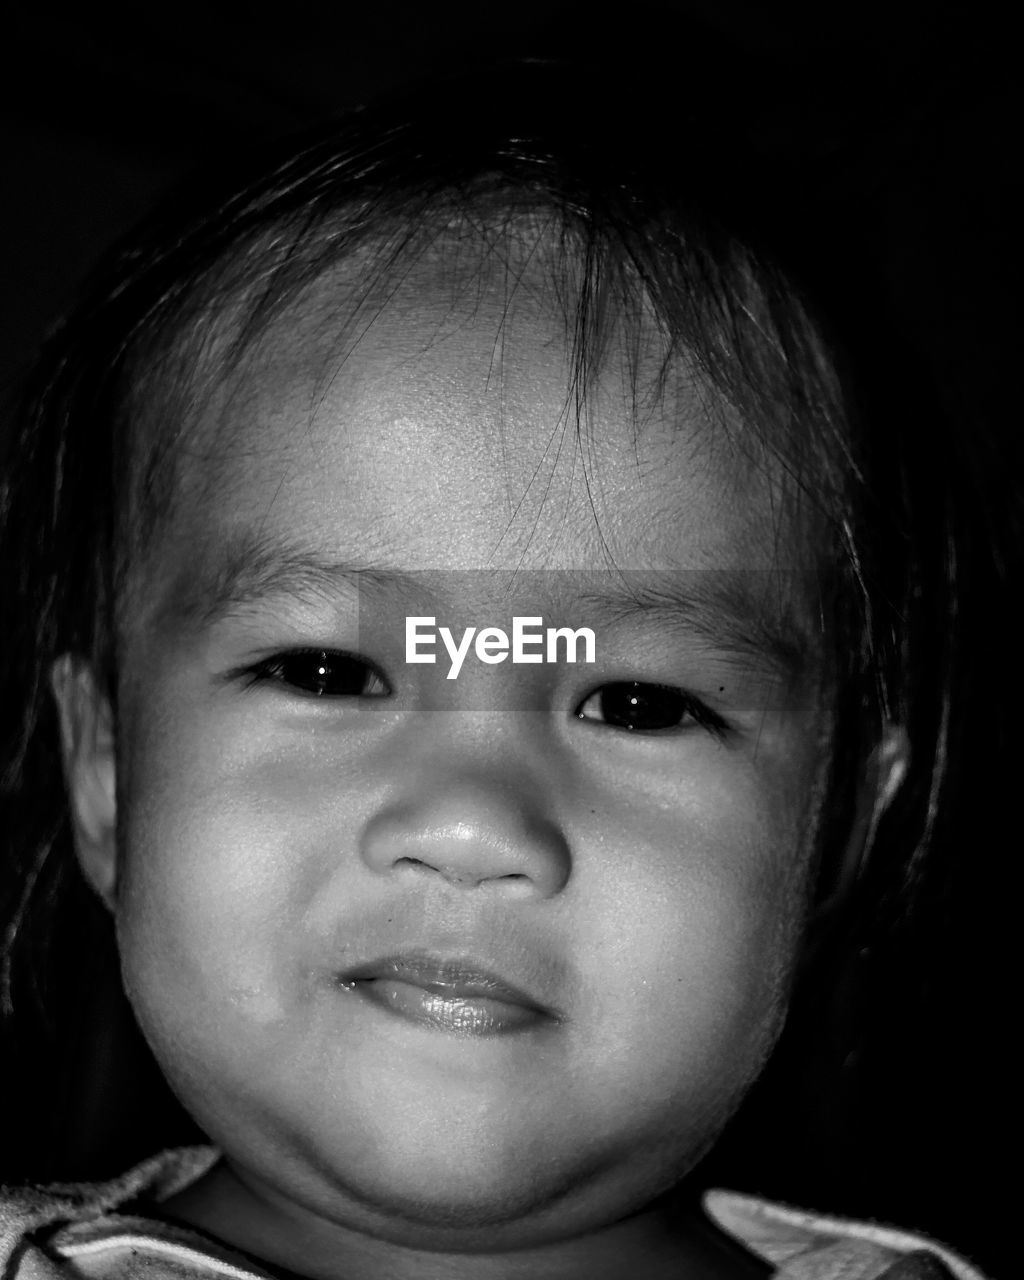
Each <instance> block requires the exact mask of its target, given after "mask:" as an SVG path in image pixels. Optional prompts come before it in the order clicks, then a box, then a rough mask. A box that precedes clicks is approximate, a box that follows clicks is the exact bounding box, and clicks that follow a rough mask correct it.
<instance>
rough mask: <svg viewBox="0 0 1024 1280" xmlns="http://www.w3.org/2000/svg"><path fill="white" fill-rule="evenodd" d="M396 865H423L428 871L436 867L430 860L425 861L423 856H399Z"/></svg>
mask: <svg viewBox="0 0 1024 1280" xmlns="http://www.w3.org/2000/svg"><path fill="white" fill-rule="evenodd" d="M395 866H396V867H401V866H410V867H423V868H424V870H426V871H432V870H433V869H434V868H433V867H431V865H430V863H429V862H424V861H423V859H422V858H399V859H398V860H397V861H396V863H395Z"/></svg>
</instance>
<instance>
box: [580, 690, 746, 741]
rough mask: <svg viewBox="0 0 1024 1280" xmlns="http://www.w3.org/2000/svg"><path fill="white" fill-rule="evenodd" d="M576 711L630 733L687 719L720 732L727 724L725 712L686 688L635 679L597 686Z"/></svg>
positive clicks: (676, 724) (654, 729)
mask: <svg viewBox="0 0 1024 1280" xmlns="http://www.w3.org/2000/svg"><path fill="white" fill-rule="evenodd" d="M576 715H577V716H578V717H579V719H580V720H598V721H601V722H602V723H604V724H607V725H610V726H611V727H612V728H614V729H625V730H626V731H627V732H629V733H659V732H661V733H663V732H665V731H666V730H670V729H678V728H680V727H681V726H682V725H683V723H684V722H685V721H686V720H687V719H689V720H691V721H693V723H694V724H696V725H699V726H700V727H702V728H705V729H709V730H711V731H712V732H713V733H716V734H719V735H721V734H723V733H724V732H725V730H726V728H727V725H726V722H725V721H724V720H723V719H722V718H721V716H718V715H715V713H714V712H713V711H710V710H708V708H707V707H705V706H704V704H703V703H702V702H699V701H698V700H697V699H696V698H693V697H691V696H690V695H689V694H687V693H684V692H683V690H682V689H677V688H675V687H674V686H673V685H667V684H644V683H642V682H640V681H635V680H634V681H623V682H622V683H619V684H605V685H602V686H601V688H600V689H595V690H594V692H593V693H592V694H590V696H589V697H588V698H586V699H585V700H584V701H583V702H582V703H581V704H580V708H579V710H578V711H577V712H576Z"/></svg>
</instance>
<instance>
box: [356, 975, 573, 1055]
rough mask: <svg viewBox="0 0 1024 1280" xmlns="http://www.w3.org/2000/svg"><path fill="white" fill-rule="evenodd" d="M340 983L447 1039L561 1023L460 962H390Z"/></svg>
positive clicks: (510, 988)
mask: <svg viewBox="0 0 1024 1280" xmlns="http://www.w3.org/2000/svg"><path fill="white" fill-rule="evenodd" d="M338 982H339V985H340V986H341V987H342V989H343V990H345V991H350V992H352V994H354V995H355V996H357V997H358V998H360V999H362V1000H366V1001H368V1002H370V1003H372V1004H375V1005H377V1006H378V1007H380V1008H382V1009H384V1010H386V1011H387V1012H388V1013H390V1014H393V1015H394V1016H395V1017H398V1018H403V1019H405V1020H407V1021H409V1022H414V1023H419V1024H420V1025H421V1026H427V1027H432V1028H434V1029H435V1030H437V1031H443V1032H446V1033H448V1034H449V1035H455V1036H470V1037H471V1036H498V1035H509V1034H513V1033H516V1032H523V1031H531V1030H537V1029H540V1028H542V1027H544V1026H545V1025H546V1026H552V1025H554V1024H555V1023H557V1022H559V1021H561V1019H560V1017H559V1015H558V1014H557V1013H556V1011H555V1010H553V1009H550V1008H548V1007H547V1006H545V1005H543V1004H541V1003H540V1002H539V1001H537V1000H535V999H534V998H533V997H532V996H531V995H529V994H528V993H527V992H525V991H522V990H520V989H519V988H518V987H515V986H513V985H512V984H511V983H508V982H506V981H505V980H504V979H502V978H500V977H498V975H497V974H494V973H491V972H490V971H489V970H487V969H485V968H484V967H483V966H482V965H479V964H477V963H476V962H475V961H473V960H466V959H462V958H458V959H440V958H437V957H434V956H427V955H420V954H415V955H394V956H386V957H383V958H382V959H380V960H374V961H371V962H370V963H369V964H366V965H362V966H360V967H359V968H356V969H352V970H349V971H348V972H346V973H344V974H341V975H340V976H339V979H338Z"/></svg>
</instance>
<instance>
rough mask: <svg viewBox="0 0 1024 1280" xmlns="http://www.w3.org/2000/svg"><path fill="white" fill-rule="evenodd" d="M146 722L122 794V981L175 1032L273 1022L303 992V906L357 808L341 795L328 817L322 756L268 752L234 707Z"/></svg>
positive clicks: (143, 1009) (143, 1013) (142, 1009)
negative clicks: (245, 730) (213, 714)
mask: <svg viewBox="0 0 1024 1280" xmlns="http://www.w3.org/2000/svg"><path fill="white" fill-rule="evenodd" d="M148 725H149V727H147V728H145V729H143V730H142V731H140V732H139V733H137V734H136V735H135V736H134V738H133V740H131V742H130V747H129V750H130V752H131V760H132V764H131V769H130V771H129V774H128V777H127V781H126V785H125V786H124V787H123V789H122V794H121V796H120V797H119V811H120V814H121V831H120V839H121V849H122V866H121V872H120V877H119V893H118V903H117V927H118V937H119V945H120V949H121V957H122V968H123V971H124V979H125V985H126V988H127V989H128V992H129V995H130V997H131V998H132V1000H133V1003H134V1004H135V1005H136V1008H137V1012H138V1013H139V1016H140V1021H142V1022H143V1025H144V1026H145V1025H146V1024H147V1022H148V1023H150V1024H159V1025H161V1026H173V1027H174V1028H175V1031H174V1034H175V1037H176V1038H177V1037H180V1038H183V1039H185V1040H188V1039H189V1038H191V1037H192V1036H193V1035H194V1036H195V1037H196V1039H197V1040H200V1039H202V1038H203V1036H204V1034H205V1032H206V1031H207V1030H212V1031H213V1032H215V1033H217V1034H216V1036H215V1038H223V1039H224V1040H228V1037H226V1036H223V1028H224V1026H226V1025H230V1026H232V1028H233V1031H234V1033H236V1034H238V1035H243V1034H244V1033H245V1029H246V1027H247V1026H249V1027H251V1029H252V1031H253V1032H256V1031H258V1030H259V1029H260V1028H264V1029H267V1028H270V1029H272V1027H273V1024H275V1023H279V1022H281V1021H282V1020H283V1019H284V1018H285V1017H286V1014H287V1011H288V1008H289V1007H290V1006H292V1005H294V1004H295V1002H296V1001H298V1002H301V1001H302V999H303V984H304V981H305V969H306V967H307V966H306V965H305V964H304V952H303V950H302V946H301V942H302V938H303V932H302V928H303V919H304V915H305V913H306V910H307V907H308V903H309V902H310V900H311V899H312V898H313V897H314V896H315V893H316V888H317V885H318V883H319V882H320V880H321V879H322V877H323V876H324V875H326V874H329V869H330V863H331V862H332V861H333V860H340V859H341V858H342V857H343V856H345V852H346V851H345V850H343V849H342V848H341V846H340V843H339V834H338V833H339V832H340V831H344V830H346V829H351V824H352V822H353V821H354V820H355V815H353V814H351V813H349V812H348V810H347V809H346V812H345V814H342V813H341V812H340V810H341V809H345V800H344V797H342V798H341V799H340V801H339V798H338V796H337V794H336V792H335V793H333V798H332V800H331V805H330V807H331V810H332V813H331V821H330V823H329V822H328V820H327V817H326V812H325V810H326V807H327V799H326V798H327V797H328V796H331V795H332V793H331V791H330V789H329V787H328V786H327V785H326V783H327V779H325V778H324V777H323V776H322V771H320V772H318V769H317V766H316V763H315V761H312V760H309V759H299V758H292V759H289V758H287V757H286V758H284V759H281V758H278V757H277V756H276V755H274V754H271V753H268V752H267V751H266V748H265V745H264V744H261V743H259V742H257V741H255V740H254V739H253V738H251V737H249V736H247V735H244V734H239V733H238V732H237V729H236V727H235V726H233V725H232V724H231V723H230V717H219V718H205V719H204V718H203V716H202V715H201V714H197V713H196V711H195V709H194V708H193V714H192V715H191V716H188V715H187V714H185V713H184V712H178V713H176V714H171V715H162V716H154V717H152V718H151V719H150V721H149V722H148ZM345 817H347V818H349V819H350V821H349V823H346V822H345V821H344V820H343V819H344V818H345ZM328 827H331V828H332V829H333V838H331V837H330V836H329V835H328V833H327V828H328Z"/></svg>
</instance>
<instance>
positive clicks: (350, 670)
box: [238, 649, 729, 739]
mask: <svg viewBox="0 0 1024 1280" xmlns="http://www.w3.org/2000/svg"><path fill="white" fill-rule="evenodd" d="M296 668H298V669H296ZM332 669H333V678H334V681H335V682H336V681H337V680H338V678H339V676H342V677H348V679H347V681H346V683H347V686H348V687H346V688H344V689H341V690H339V689H337V688H336V687H335V688H331V687H330V686H331V683H332ZM238 674H240V675H241V676H243V677H244V680H245V687H246V688H247V689H251V688H253V687H254V686H256V685H260V684H280V685H285V686H286V687H288V688H291V689H296V690H301V691H302V692H303V693H305V694H306V695H307V696H309V697H314V698H386V697H390V696H391V694H392V693H393V692H394V690H393V689H392V688H391V686H390V684H389V683H388V681H387V680H386V678H385V677H384V675H383V673H382V672H381V671H379V670H378V669H377V668H376V667H375V666H374V665H373V664H372V663H370V662H367V661H366V660H365V658H360V657H358V656H357V655H355V654H350V653H343V652H340V651H337V650H331V649H292V650H290V651H288V652H286V653H276V654H274V655H272V656H271V657H269V658H265V659H264V660H263V661H262V662H258V663H256V664H255V665H254V666H251V667H247V668H245V670H244V671H242V672H240V673H238ZM368 684H369V688H367V685H368ZM374 686H376V687H374ZM616 699H619V700H620V705H619V706H618V707H616V706H615V705H614V703H615V700H616ZM595 700H597V701H598V702H599V704H600V709H601V714H600V716H596V715H587V714H585V712H586V709H587V707H588V705H589V704H590V703H593V702H594V701H595ZM659 701H660V702H661V703H662V707H661V708H660V710H661V711H662V715H661V719H662V720H664V721H666V723H661V724H654V725H647V726H644V725H641V724H637V723H635V722H636V721H638V720H642V719H643V718H644V713H645V710H646V711H647V712H648V715H650V704H651V703H652V702H654V703H655V704H656V705H655V710H654V717H655V718H656V719H657V718H658V710H659V708H658V707H657V703H658V702H659ZM664 704H667V707H666V706H665V705H664ZM631 712H632V715H631V714H630V713H631ZM575 716H576V718H577V719H579V720H590V721H597V722H598V723H601V724H606V725H609V726H610V727H612V728H615V729H618V730H619V731H620V732H623V733H639V734H645V735H654V734H668V733H672V732H676V731H678V730H680V729H682V728H683V727H684V723H685V721H686V720H691V721H692V722H693V724H694V725H696V726H698V727H699V728H701V729H705V730H707V731H708V732H709V733H711V734H713V735H714V736H715V737H717V738H719V739H722V738H724V737H725V736H726V734H727V732H728V729H729V725H728V723H727V722H726V721H725V720H723V719H722V717H721V716H719V715H717V714H716V713H715V712H714V711H711V710H710V709H709V708H708V707H706V706H705V705H704V703H702V702H701V701H700V700H699V699H697V698H694V697H692V696H691V695H690V694H688V693H685V692H684V691H683V690H682V689H678V688H676V687H675V686H674V685H664V684H653V683H650V682H647V681H642V680H630V681H624V680H622V681H612V682H611V683H609V684H603V685H600V686H599V687H598V688H596V689H594V690H593V691H592V692H591V693H589V694H588V695H587V696H586V697H585V698H584V699H583V701H582V702H581V703H580V704H579V707H578V708H577V710H576V712H575ZM616 718H618V719H619V720H620V721H622V723H618V724H616V723H615V722H614V721H615V719H616ZM681 722H683V723H681Z"/></svg>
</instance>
